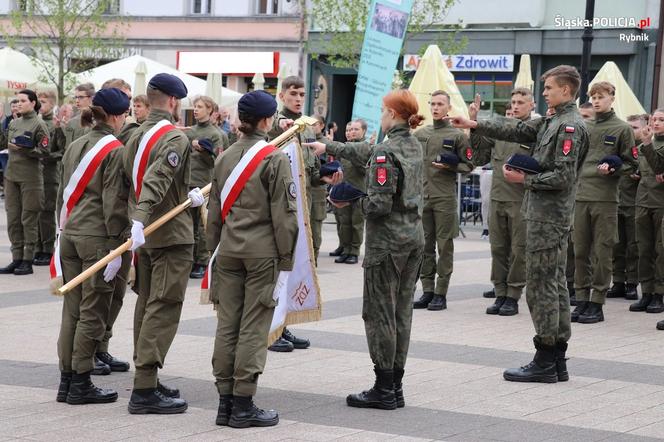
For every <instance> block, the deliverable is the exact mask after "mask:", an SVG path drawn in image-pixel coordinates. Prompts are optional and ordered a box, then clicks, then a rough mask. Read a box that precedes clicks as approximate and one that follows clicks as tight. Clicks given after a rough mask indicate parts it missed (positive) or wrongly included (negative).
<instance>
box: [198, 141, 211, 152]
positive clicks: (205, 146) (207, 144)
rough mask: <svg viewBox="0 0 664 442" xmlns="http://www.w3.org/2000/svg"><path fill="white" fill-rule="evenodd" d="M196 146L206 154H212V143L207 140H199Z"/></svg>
mask: <svg viewBox="0 0 664 442" xmlns="http://www.w3.org/2000/svg"><path fill="white" fill-rule="evenodd" d="M198 145H199V146H200V147H202V148H203V149H205V150H207V151H208V152H210V153H214V146H213V145H212V141H210V140H209V139H208V138H201V139H199V140H198Z"/></svg>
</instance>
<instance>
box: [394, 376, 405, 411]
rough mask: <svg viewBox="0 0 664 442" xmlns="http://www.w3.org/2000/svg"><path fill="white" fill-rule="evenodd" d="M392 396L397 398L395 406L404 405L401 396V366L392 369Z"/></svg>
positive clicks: (401, 406)
mask: <svg viewBox="0 0 664 442" xmlns="http://www.w3.org/2000/svg"><path fill="white" fill-rule="evenodd" d="M393 371H394V397H395V399H396V400H397V408H403V407H405V406H406V401H405V400H404V398H403V383H402V379H403V373H404V370H403V368H395V369H394V370H393Z"/></svg>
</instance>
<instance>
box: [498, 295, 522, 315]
mask: <svg viewBox="0 0 664 442" xmlns="http://www.w3.org/2000/svg"><path fill="white" fill-rule="evenodd" d="M518 313H519V303H518V302H517V300H516V299H514V298H510V297H507V298H505V302H504V303H503V305H502V306H501V307H500V310H499V311H498V314H499V315H500V316H514V315H516V314H518Z"/></svg>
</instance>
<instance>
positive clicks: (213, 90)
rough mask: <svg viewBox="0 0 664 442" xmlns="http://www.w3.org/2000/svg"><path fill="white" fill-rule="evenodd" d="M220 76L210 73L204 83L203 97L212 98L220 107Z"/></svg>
mask: <svg viewBox="0 0 664 442" xmlns="http://www.w3.org/2000/svg"><path fill="white" fill-rule="evenodd" d="M221 81H222V80H221V74H220V73H216V72H215V73H212V74H208V76H207V81H206V82H205V95H207V96H208V97H210V98H212V99H213V100H214V102H215V103H217V104H219V105H220V106H221V104H220V103H221V97H222V91H221V90H222V89H223V87H222V86H221Z"/></svg>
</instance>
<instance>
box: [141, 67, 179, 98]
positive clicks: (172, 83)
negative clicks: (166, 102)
mask: <svg viewBox="0 0 664 442" xmlns="http://www.w3.org/2000/svg"><path fill="white" fill-rule="evenodd" d="M148 87H151V88H152V89H158V90H160V91H162V92H163V93H165V94H166V95H169V96H171V97H175V98H179V99H182V98H184V97H186V96H187V93H188V91H187V86H185V84H184V83H183V82H182V80H180V79H179V78H178V77H176V76H175V75H171V74H163V73H162V74H157V75H155V76H154V77H152V78H151V79H150V82H149V83H148Z"/></svg>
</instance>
